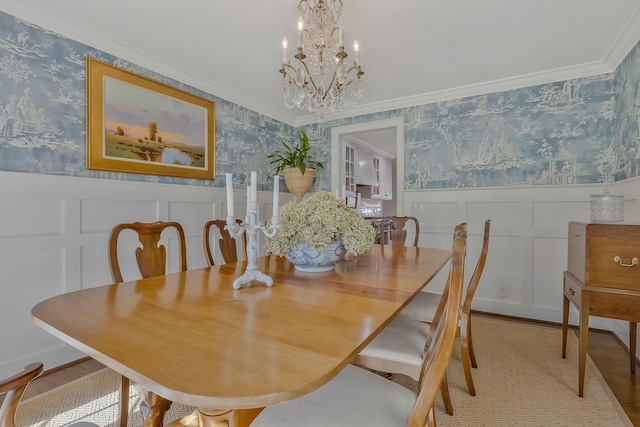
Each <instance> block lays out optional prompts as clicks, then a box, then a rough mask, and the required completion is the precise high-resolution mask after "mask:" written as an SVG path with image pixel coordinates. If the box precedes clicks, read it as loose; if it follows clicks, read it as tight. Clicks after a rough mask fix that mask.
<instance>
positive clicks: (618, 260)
mask: <svg viewBox="0 0 640 427" xmlns="http://www.w3.org/2000/svg"><path fill="white" fill-rule="evenodd" d="M613 260H614V261H615V262H617V263H618V264H620V265H621V266H623V267H633V266H634V265H636V264H637V263H638V258H636V257H633V259H632V260H631V264H625V263H623V262H622V258H620V257H619V256H618V255H616V256H614V257H613Z"/></svg>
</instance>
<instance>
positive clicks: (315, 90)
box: [300, 60, 318, 93]
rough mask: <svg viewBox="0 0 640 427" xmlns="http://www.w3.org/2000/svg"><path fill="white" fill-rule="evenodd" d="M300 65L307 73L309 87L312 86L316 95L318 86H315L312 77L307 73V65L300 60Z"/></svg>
mask: <svg viewBox="0 0 640 427" xmlns="http://www.w3.org/2000/svg"><path fill="white" fill-rule="evenodd" d="M300 63H301V64H302V65H303V66H304V69H305V70H306V71H307V75H308V76H309V81H310V82H311V85H312V86H313V90H314V92H316V93H318V86H316V82H314V81H313V76H312V75H311V72H310V71H309V67H307V63H306V62H304V61H303V60H300Z"/></svg>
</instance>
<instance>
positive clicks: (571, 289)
mask: <svg viewBox="0 0 640 427" xmlns="http://www.w3.org/2000/svg"><path fill="white" fill-rule="evenodd" d="M569 293H570V294H571V296H574V295H575V294H576V291H574V290H573V288H569Z"/></svg>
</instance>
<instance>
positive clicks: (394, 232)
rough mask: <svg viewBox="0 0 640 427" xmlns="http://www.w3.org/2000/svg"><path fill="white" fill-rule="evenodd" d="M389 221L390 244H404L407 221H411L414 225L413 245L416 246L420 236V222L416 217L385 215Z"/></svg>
mask: <svg viewBox="0 0 640 427" xmlns="http://www.w3.org/2000/svg"><path fill="white" fill-rule="evenodd" d="M385 218H386V219H387V220H389V221H390V222H391V225H392V227H391V244H392V245H393V246H404V245H405V241H406V240H407V223H408V222H413V223H414V226H415V235H414V237H413V246H418V239H419V238H420V223H419V222H418V218H416V217H414V216H387V217H385Z"/></svg>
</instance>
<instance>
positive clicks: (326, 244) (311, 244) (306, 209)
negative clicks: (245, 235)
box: [265, 191, 375, 271]
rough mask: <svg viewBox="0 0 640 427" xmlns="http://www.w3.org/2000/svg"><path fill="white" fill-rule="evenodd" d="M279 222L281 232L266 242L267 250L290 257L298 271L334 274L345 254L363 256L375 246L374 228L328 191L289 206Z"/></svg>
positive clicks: (284, 206) (288, 204) (314, 194)
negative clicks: (331, 272) (337, 264)
mask: <svg viewBox="0 0 640 427" xmlns="http://www.w3.org/2000/svg"><path fill="white" fill-rule="evenodd" d="M279 219H280V229H279V230H278V232H277V233H276V234H275V236H273V237H271V238H266V242H265V248H266V249H267V251H269V252H271V253H272V254H274V255H279V256H286V257H287V259H288V260H289V261H291V262H292V263H293V264H294V265H295V266H296V269H298V270H302V271H328V270H332V269H333V268H334V266H335V263H337V262H338V261H340V259H342V257H343V256H344V254H345V253H347V252H348V253H350V254H352V255H362V254H365V253H366V252H367V251H368V250H369V248H370V247H371V245H372V244H373V238H374V234H375V232H374V230H373V227H372V226H371V224H369V223H368V222H367V221H365V220H364V219H362V218H361V217H360V216H359V215H358V214H357V213H356V212H355V211H354V210H353V209H349V208H347V207H346V205H345V204H344V201H342V200H338V199H336V198H335V196H334V195H333V194H331V193H328V192H326V191H319V192H317V193H313V194H312V195H311V196H310V197H307V198H306V199H304V200H302V201H301V202H299V203H292V202H289V203H286V204H285V205H283V206H282V207H281V208H280V218H279Z"/></svg>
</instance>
